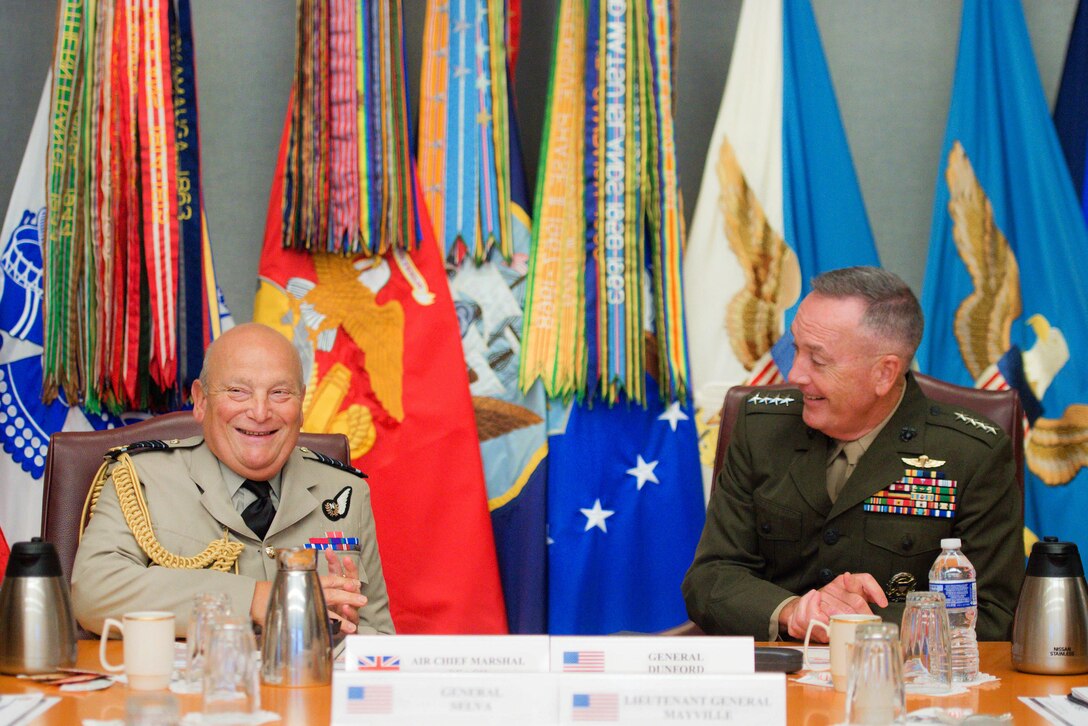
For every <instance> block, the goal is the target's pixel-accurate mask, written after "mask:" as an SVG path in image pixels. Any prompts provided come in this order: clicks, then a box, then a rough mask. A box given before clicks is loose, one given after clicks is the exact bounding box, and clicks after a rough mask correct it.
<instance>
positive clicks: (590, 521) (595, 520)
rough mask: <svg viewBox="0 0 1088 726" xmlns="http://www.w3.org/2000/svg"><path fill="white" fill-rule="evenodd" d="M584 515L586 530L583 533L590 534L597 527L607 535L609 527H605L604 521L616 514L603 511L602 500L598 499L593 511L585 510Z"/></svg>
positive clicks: (606, 510) (609, 510) (608, 510)
mask: <svg viewBox="0 0 1088 726" xmlns="http://www.w3.org/2000/svg"><path fill="white" fill-rule="evenodd" d="M582 514H584V515H586V528H585V529H584V530H582V531H584V532H588V531H589V530H591V529H593V528H594V527H596V528H598V529H599V530H601V531H602V532H605V533H607V532H608V527H607V526H606V525H605V523H604V520H606V519H608V518H609V517H611V516H612V515H613V514H615V512H614V511H612V510H611V509H601V500H600V499H598V500H597V501H596V502H594V503H593V509H583V510H582Z"/></svg>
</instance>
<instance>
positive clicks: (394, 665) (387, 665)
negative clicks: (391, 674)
mask: <svg viewBox="0 0 1088 726" xmlns="http://www.w3.org/2000/svg"><path fill="white" fill-rule="evenodd" d="M358 668H359V670H361V671H399V670H400V656H399V655H364V656H361V657H360V658H359V665H358Z"/></svg>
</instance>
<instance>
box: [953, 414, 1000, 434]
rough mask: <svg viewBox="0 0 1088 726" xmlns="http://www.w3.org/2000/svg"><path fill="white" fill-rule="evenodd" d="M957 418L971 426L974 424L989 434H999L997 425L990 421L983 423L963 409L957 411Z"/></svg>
mask: <svg viewBox="0 0 1088 726" xmlns="http://www.w3.org/2000/svg"><path fill="white" fill-rule="evenodd" d="M956 420H957V421H963V422H964V423H965V424H970V425H971V426H974V427H975V428H976V429H978V430H980V431H985V432H986V433H988V434H991V435H993V436H997V427H996V426H991V425H990V424H988V423H983V422H982V421H979V420H978V419H977V418H974V417H972V416H968V415H967V414H965V413H963V412H961V411H956Z"/></svg>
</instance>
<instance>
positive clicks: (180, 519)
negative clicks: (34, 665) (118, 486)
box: [72, 437, 393, 636]
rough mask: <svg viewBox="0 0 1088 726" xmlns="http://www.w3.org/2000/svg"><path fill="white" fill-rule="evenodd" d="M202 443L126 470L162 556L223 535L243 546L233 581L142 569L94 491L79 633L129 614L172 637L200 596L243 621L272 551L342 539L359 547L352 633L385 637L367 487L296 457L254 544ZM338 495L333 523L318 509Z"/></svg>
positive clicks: (304, 454)
mask: <svg viewBox="0 0 1088 726" xmlns="http://www.w3.org/2000/svg"><path fill="white" fill-rule="evenodd" d="M203 441H204V440H203V437H194V438H191V439H184V440H182V441H180V442H176V443H175V442H171V445H170V448H169V449H167V450H162V451H143V452H140V453H134V454H133V455H132V461H133V464H134V465H135V467H136V471H137V473H138V476H139V480H140V483H141V485H142V487H143V493H144V498H145V499H146V501H147V507H148V510H149V512H150V515H151V522H152V526H153V528H154V531H155V535H156V537H157V538H158V540H159V542H161V543H162V545H163V546H164V547H165V548H166V550H167V551H169V552H171V553H173V554H176V555H179V556H183V557H192V556H194V555H197V554H199V553H200V552H201V551H202V550H204V548H205V547H207V546H208V543H209V542H211V541H212V540H214V539H218V538H222V537H223V536H224V533H225V534H226V536H227V537H228V538H229V539H230V540H232V541H237V542H241V543H243V544H244V545H245V549H244V550H243V551H242V554H241V556H240V557H239V558H238V564H237V567H238V574H234V573H233V572H229V573H228V572H214V571H211V570H183V569H171V568H165V567H160V566H158V565H155V564H153V563H151V561H150V560H149V558H148V556H147V555H146V554H145V553H144V551H143V550H142V549H141V548H140V546H139V545H138V544H137V542H136V539H135V537H134V536H133V534H132V532H131V531H130V530H129V528H128V526H127V525H126V523H125V520H124V518H123V516H122V513H121V509H120V506H119V505H118V500H117V493H116V491H115V490H114V486H113V482H112V479H111V480H108V481H107V482H106V484H105V486H103V487H102V496H101V498H100V499H99V501H98V505H97V507H96V509H95V513H94V516H93V517H92V518H91V521H90V523H89V524H88V525H87V529H86V531H85V532H84V534H83V539H82V541H81V542H80V544H79V550H78V551H77V552H76V560H75V564H74V566H73V570H72V604H73V609H74V611H75V616H76V619H77V620H79V622H80V624H81V625H83V627H85V628H87V629H88V630H92V631H94V632H96V633H97V632H101V630H102V622H103V620H104V619H105V618H107V617H118V616H120V615H121V614H122V613H125V612H129V611H133V610H169V611H173V612H174V613H175V614H176V615H177V634H178V635H179V636H180V635H184V634H185V630H186V627H187V626H188V617H189V610H190V607H191V606H192V601H193V596H194V595H195V594H196V593H198V592H203V591H222V592H226V593H228V594H229V595H230V598H231V601H232V603H233V607H234V610H235V612H236V613H240V614H248V613H249V609H250V603H251V602H252V600H253V589H254V586H255V583H256V582H257V581H258V580H273V579H275V576H276V567H277V565H276V561H275V559H273V554H274V552H273V549H274V548H276V547H300V546H302V545H303V544H305V543H307V542H308V541H309V539H310V538H311V537H323V536H324V535H325V533H326V532H329V531H343V533H344V536H347V537H358V538H359V542H360V546H361V555H362V557H361V559H362V571H360V573H359V578H360V580H362V582H363V594H364V595H366V597H367V598H368V602H367V605H366V606H365V607H363V608H362V609H361V610H360V611H359V616H360V620H359V632H360V633H392V632H393V622H392V619H391V618H390V616H389V598H388V596H387V595H386V591H385V578H384V576H383V575H382V564H381V559H380V558H379V555H378V544H377V540H376V538H375V533H374V518H373V515H372V513H371V510H370V489H369V488H368V486H367V484H366V482H365V481H364V480H363V479H362V478H360V477H358V476H356V475H354V474H352V473H349V472H347V471H344V470H342V469H339V468H337V467H335V466H332V465H329V464H326V463H322V462H321V461H319V460H318V459H317V455H316V454H314V453H313V452H310V451H309V450H307V449H304V448H301V447H300V448H296V449H295V450H294V451H293V452H292V453H291V456H290V457H289V458H288V460H287V463H286V464H285V465H284V467H283V470H282V472H281V490H280V502H279V507H278V508H277V510H276V517H275V519H274V520H273V521H272V524H271V526H270V527H269V529H268V534H267V536H266V537H265V539H264V541H261V540H258V539H257V536H256V535H255V534H254V533H253V532H252V531H251V530H250V529H249V527H247V526H246V523H245V522H244V521H243V520H242V515H241V514H240V513H239V512H238V511H237V510H236V509H235V508H234V505H233V503H232V502H231V499H230V496H229V495H228V493H227V486H226V484H225V482H224V481H223V476H222V473H221V470H220V467H219V462H218V460H217V459H216V457H215V455H214V454H212V452H211V450H210V449H209V448H208V447H207V446H206V445H205V444H204V443H203ZM345 488H350V490H351V495H350V502H349V505H348V508H347V512H346V514H344V516H343V517H342V518H337V519H333V518H331V517H330V516H329V515H327V514H326V512H325V508H324V507H323V506H322V504H323V502H325V501H330V500H335V499H336V498H337V495H338V494H340V495H341V496H340V499H341V501H342V500H343V499H344V496H343V494H342V492H343V490H344V489H345ZM330 509H331V511H333V512H334V513H335V511H336V510H335V509H332V508H330ZM341 514H343V512H341Z"/></svg>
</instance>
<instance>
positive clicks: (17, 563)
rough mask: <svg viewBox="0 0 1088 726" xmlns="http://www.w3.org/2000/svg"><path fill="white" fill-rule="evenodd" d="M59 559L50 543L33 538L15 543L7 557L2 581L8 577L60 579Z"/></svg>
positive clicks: (39, 538)
mask: <svg viewBox="0 0 1088 726" xmlns="http://www.w3.org/2000/svg"><path fill="white" fill-rule="evenodd" d="M60 574H61V573H60V558H59V557H57V549H56V548H55V547H54V546H53V543H52V542H46V541H45V540H43V539H42V538H41V537H34V538H33V539H31V540H30V541H29V542H16V543H15V544H14V545H12V547H11V554H10V555H9V556H8V567H7V569H6V570H4V579H7V578H9V577H60Z"/></svg>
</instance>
